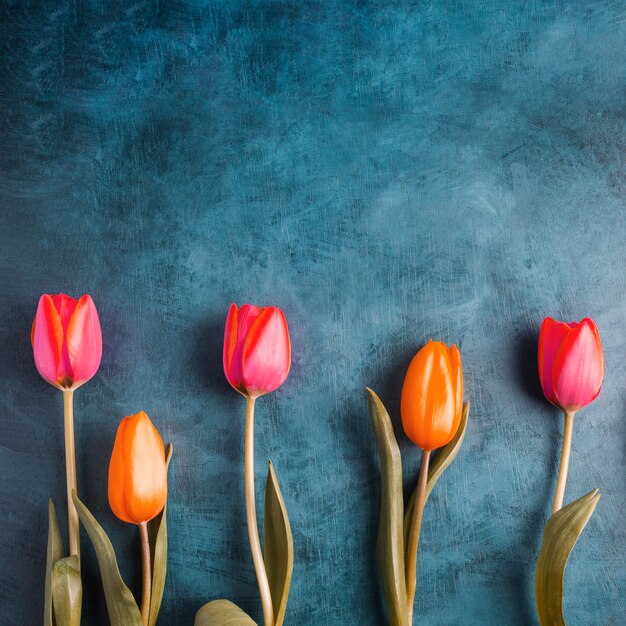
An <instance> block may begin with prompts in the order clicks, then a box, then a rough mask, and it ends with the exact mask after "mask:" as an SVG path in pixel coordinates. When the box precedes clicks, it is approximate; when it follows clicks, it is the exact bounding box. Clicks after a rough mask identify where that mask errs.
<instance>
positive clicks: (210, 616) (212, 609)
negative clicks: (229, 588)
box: [194, 600, 257, 626]
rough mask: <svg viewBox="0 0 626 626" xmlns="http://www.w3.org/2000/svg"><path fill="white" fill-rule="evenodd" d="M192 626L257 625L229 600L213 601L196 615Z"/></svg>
mask: <svg viewBox="0 0 626 626" xmlns="http://www.w3.org/2000/svg"><path fill="white" fill-rule="evenodd" d="M194 626H257V624H256V622H255V621H254V620H253V619H252V618H251V617H250V616H249V615H248V614H247V613H245V612H244V611H242V610H241V609H240V608H239V607H238V606H237V605H236V604H233V603H232V602H231V601H230V600H213V601H212V602H208V603H207V604H205V605H204V606H203V607H202V608H201V609H200V610H199V611H198V612H197V613H196V619H195V621H194Z"/></svg>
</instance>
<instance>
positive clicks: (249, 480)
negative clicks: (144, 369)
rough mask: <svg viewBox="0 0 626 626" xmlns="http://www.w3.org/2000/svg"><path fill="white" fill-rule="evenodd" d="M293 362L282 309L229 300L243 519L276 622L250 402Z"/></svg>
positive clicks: (228, 369)
mask: <svg viewBox="0 0 626 626" xmlns="http://www.w3.org/2000/svg"><path fill="white" fill-rule="evenodd" d="M290 367H291V343H290V341H289V329H288V328H287V320H286V319H285V315H284V313H283V312H282V311H281V310H280V309H279V308H278V307H275V306H268V307H263V308H259V307H258V306H254V305H252V304H244V305H243V306H242V307H241V308H237V305H236V304H231V305H230V309H229V310H228V316H227V317H226V328H225V330H224V373H225V374H226V378H227V379H228V382H229V383H230V384H231V385H232V386H233V387H234V388H235V389H236V390H237V391H238V392H239V393H240V394H241V395H243V396H244V397H245V398H246V431H245V443H244V448H245V450H244V483H245V493H246V522H247V525H248V538H249V540H250V551H251V552H252V561H253V563H254V570H255V572H256V576H257V582H258V584H259V591H260V592H261V604H262V605H263V620H264V623H265V625H266V626H272V625H273V624H274V609H273V602H272V595H271V591H270V586H269V579H268V576H267V570H266V569H265V562H264V560H263V551H262V550H261V540H260V537H259V529H258V526H257V519H256V502H255V496H254V405H255V402H256V399H257V398H258V397H260V396H263V395H265V394H266V393H270V392H272V391H274V390H275V389H278V387H280V386H281V385H282V384H283V383H284V382H285V380H286V379H287V375H288V374H289V368H290Z"/></svg>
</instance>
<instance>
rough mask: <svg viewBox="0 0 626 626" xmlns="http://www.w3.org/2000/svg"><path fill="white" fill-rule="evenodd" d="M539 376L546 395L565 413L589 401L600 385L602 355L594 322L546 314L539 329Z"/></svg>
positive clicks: (592, 399) (602, 366)
mask: <svg viewBox="0 0 626 626" xmlns="http://www.w3.org/2000/svg"><path fill="white" fill-rule="evenodd" d="M538 360H539V379H540V381H541V387H542V389H543V393H544V395H545V396H546V398H547V399H548V400H549V401H550V402H551V403H552V404H554V405H555V406H557V407H559V408H560V409H562V410H563V411H565V412H566V413H575V412H576V411H578V410H580V409H582V408H583V407H585V406H587V405H588V404H590V403H591V402H593V401H594V400H595V399H596V397H597V396H598V394H599V393H600V388H601V387H602V376H603V374H604V359H603V357H602V344H601V343H600V334H599V332H598V328H597V326H596V324H595V322H594V321H593V320H592V319H590V318H588V317H586V318H585V319H583V320H582V321H580V322H578V323H576V322H570V323H565V322H557V321H556V320H553V319H552V318H551V317H546V318H545V319H544V320H543V323H542V324H541V331H540V333H539V352H538Z"/></svg>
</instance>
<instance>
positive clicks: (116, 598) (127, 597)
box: [72, 492, 142, 626]
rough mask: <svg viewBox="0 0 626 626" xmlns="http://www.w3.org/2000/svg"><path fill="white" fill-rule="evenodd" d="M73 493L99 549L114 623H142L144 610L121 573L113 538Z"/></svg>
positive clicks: (127, 625) (126, 625)
mask: <svg viewBox="0 0 626 626" xmlns="http://www.w3.org/2000/svg"><path fill="white" fill-rule="evenodd" d="M72 496H73V498H74V504H75V506H76V510H77V511H78V517H80V521H81V522H82V523H83V526H84V527H85V530H86V531H87V534H88V535H89V538H90V539H91V543H92V544H93V547H94V550H95V551H96V557H97V558H98V565H99V566H100V576H101V577H102V586H103V587H104V596H105V599H106V603H107V610H108V612H109V621H110V622H111V626H142V623H141V613H140V612H139V608H138V607H137V603H136V602H135V598H133V594H132V593H131V592H130V589H129V588H128V587H127V586H126V585H125V584H124V581H123V580H122V577H121V576H120V570H119V569H118V567H117V559H116V558H115V551H114V550H113V546H112V545H111V541H110V539H109V538H108V537H107V534H106V533H105V532H104V529H103V528H102V526H100V524H98V522H97V521H96V518H95V517H94V516H93V515H92V514H91V513H90V512H89V510H88V509H87V507H86V506H85V505H84V504H83V503H82V502H81V501H80V499H79V498H78V496H77V495H76V493H75V492H74V493H73V494H72Z"/></svg>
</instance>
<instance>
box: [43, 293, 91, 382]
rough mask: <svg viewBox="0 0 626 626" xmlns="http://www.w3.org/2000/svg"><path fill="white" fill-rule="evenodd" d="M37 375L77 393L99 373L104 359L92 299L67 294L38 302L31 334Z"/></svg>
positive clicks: (86, 296)
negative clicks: (76, 298)
mask: <svg viewBox="0 0 626 626" xmlns="http://www.w3.org/2000/svg"><path fill="white" fill-rule="evenodd" d="M31 343H32V346H33V354H34V357H35V365H36V367H37V370H38V372H39V373H40V374H41V376H42V377H43V378H44V380H46V381H48V382H49V383H50V384H51V385H54V386H55V387H57V388H58V389H61V390H67V389H72V390H73V389H77V388H78V387H80V386H81V385H83V384H84V383H86V382H87V381H88V380H89V379H90V378H92V377H93V375H94V374H95V373H96V372H97V371H98V367H99V366H100V361H101V359H102V332H101V330H100V319H99V318H98V312H97V311H96V306H95V304H94V303H93V300H92V299H91V296H88V295H84V296H82V297H81V298H80V299H79V300H75V299H74V298H71V297H70V296H66V295H65V294H64V293H60V294H58V295H54V296H50V295H48V294H43V295H42V296H41V298H40V299H39V306H38V307H37V315H36V316H35V321H34V322H33V328H32V331H31Z"/></svg>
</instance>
